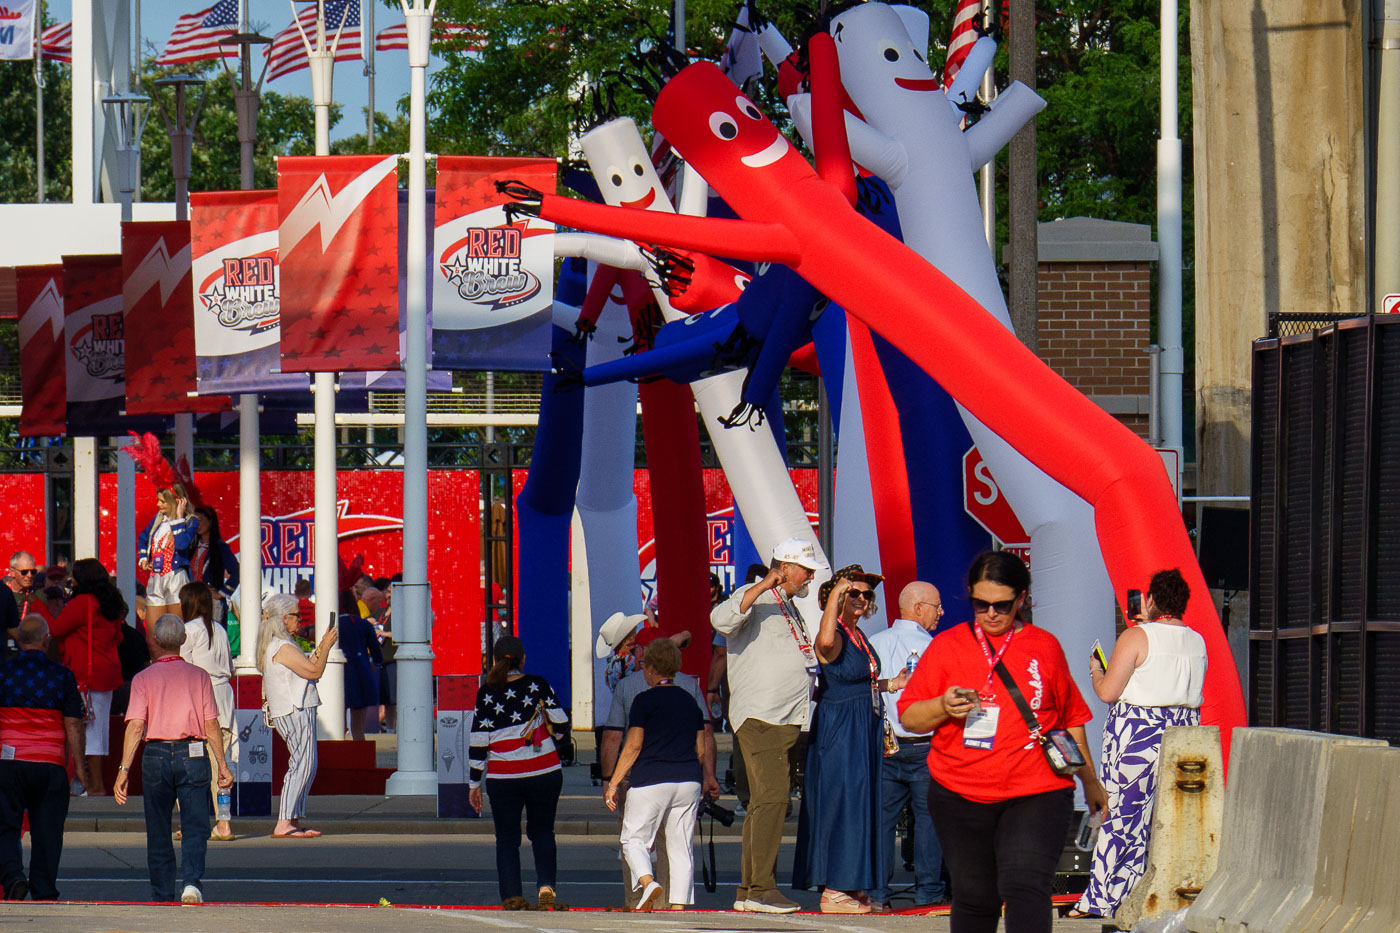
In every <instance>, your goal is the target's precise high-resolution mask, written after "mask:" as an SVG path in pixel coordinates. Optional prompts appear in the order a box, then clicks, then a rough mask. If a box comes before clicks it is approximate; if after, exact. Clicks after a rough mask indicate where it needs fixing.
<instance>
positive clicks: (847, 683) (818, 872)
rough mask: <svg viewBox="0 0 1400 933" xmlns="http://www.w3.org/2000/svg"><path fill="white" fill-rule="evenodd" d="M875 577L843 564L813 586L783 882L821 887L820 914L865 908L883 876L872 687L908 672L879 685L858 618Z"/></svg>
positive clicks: (880, 722)
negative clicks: (814, 629)
mask: <svg viewBox="0 0 1400 933" xmlns="http://www.w3.org/2000/svg"><path fill="white" fill-rule="evenodd" d="M882 580H884V577H882V576H880V575H879V574H876V573H866V572H865V570H864V569H863V568H862V567H861V566H860V565H859V564H852V565H850V566H849V567H843V568H841V569H840V570H838V571H836V573H835V574H833V575H832V578H831V579H830V580H829V581H827V582H826V583H824V584H822V588H821V590H820V591H819V593H818V601H819V602H820V603H821V606H822V622H821V629H820V631H819V632H818V633H817V637H816V639H815V640H814V642H813V645H812V646H813V648H815V649H816V652H817V658H818V660H820V661H821V686H820V689H819V691H818V694H817V711H816V715H815V717H814V719H813V721H812V730H811V739H810V741H809V743H808V745H807V772H806V777H805V779H804V781H803V785H802V810H801V812H800V813H799V815H798V818H797V852H796V855H795V856H794V858H793V864H792V886H793V887H794V888H806V889H813V888H818V889H822V900H821V910H822V912H823V913H847V914H867V913H870V902H869V900H868V899H867V898H866V896H865V892H866V891H869V890H871V889H872V888H876V887H879V886H880V884H881V883H882V881H883V879H884V878H885V869H884V864H885V858H886V856H885V846H882V845H880V819H881V817H880V766H881V765H880V762H881V759H882V758H883V756H884V718H883V701H882V698H881V688H882V687H885V689H893V690H897V689H899V688H900V687H901V686H903V683H902V682H901V679H907V678H908V675H907V674H905V673H903V672H901V673H900V675H899V678H896V680H894V681H892V682H890V683H889V684H888V685H886V684H884V682H883V681H881V679H880V657H879V655H878V654H876V653H875V649H874V648H873V647H872V646H871V645H870V642H869V641H867V640H866V637H865V635H864V633H862V632H861V631H860V629H859V628H858V627H857V623H859V622H860V620H861V619H862V618H864V617H866V616H868V615H871V614H872V613H873V612H874V611H875V587H876V586H877V585H879V583H880V582H881V581H882Z"/></svg>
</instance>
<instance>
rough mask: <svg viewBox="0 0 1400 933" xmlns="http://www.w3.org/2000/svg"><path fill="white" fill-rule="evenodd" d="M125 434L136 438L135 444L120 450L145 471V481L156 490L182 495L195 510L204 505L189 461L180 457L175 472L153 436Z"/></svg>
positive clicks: (129, 432) (133, 433) (133, 432)
mask: <svg viewBox="0 0 1400 933" xmlns="http://www.w3.org/2000/svg"><path fill="white" fill-rule="evenodd" d="M126 433H128V434H130V435H131V436H132V437H134V438H136V443H135V444H129V445H127V446H126V447H123V448H122V450H124V451H126V452H127V453H128V454H130V455H131V459H132V460H135V461H136V463H137V465H138V466H140V467H141V468H142V469H143V470H145V471H146V477H147V479H149V480H150V481H151V483H152V485H154V486H155V487H156V489H169V490H171V491H173V492H174V493H176V495H183V496H184V498H186V499H188V500H189V501H190V504H191V505H193V506H194V507H195V508H198V507H200V506H202V505H203V504H204V500H203V499H202V498H201V497H200V495H199V488H198V487H197V486H195V484H194V477H193V476H192V475H191V474H190V465H189V461H187V460H186V459H185V458H184V457H181V458H180V469H179V470H176V469H175V467H173V466H171V465H170V461H169V460H167V459H165V454H164V453H162V452H161V449H160V441H159V440H158V439H157V438H156V436H155V435H154V434H151V433H149V432H148V433H146V434H137V433H136V432H135V431H128V432H126Z"/></svg>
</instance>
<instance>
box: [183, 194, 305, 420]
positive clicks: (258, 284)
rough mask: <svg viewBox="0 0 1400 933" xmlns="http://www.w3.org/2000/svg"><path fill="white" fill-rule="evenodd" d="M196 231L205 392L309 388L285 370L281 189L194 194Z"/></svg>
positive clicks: (197, 320)
mask: <svg viewBox="0 0 1400 933" xmlns="http://www.w3.org/2000/svg"><path fill="white" fill-rule="evenodd" d="M190 233H191V236H192V238H193V239H192V243H191V251H190V255H191V258H192V266H193V270H194V274H193V275H194V277H193V282H192V288H193V296H194V347H195V367H196V376H197V379H198V383H199V392H200V394H201V395H204V394H218V393H221V392H228V393H230V394H233V393H239V392H306V391H308V390H309V389H310V388H311V380H310V379H309V378H308V377H307V376H306V374H305V373H284V372H282V371H281V360H280V346H281V344H280V338H281V327H280V322H281V317H280V315H281V294H280V292H279V287H280V285H281V280H282V273H281V267H280V265H279V264H278V262H277V192H276V191H209V192H193V193H191V194H190Z"/></svg>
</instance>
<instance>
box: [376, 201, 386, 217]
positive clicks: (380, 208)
mask: <svg viewBox="0 0 1400 933" xmlns="http://www.w3.org/2000/svg"><path fill="white" fill-rule="evenodd" d="M388 212H389V205H387V204H379V205H376V206H375V208H374V216H375V217H383V216H384V215H385V214H387V213H388Z"/></svg>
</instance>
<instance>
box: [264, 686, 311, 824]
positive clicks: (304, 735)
mask: <svg viewBox="0 0 1400 933" xmlns="http://www.w3.org/2000/svg"><path fill="white" fill-rule="evenodd" d="M272 728H274V729H276V730H277V734H278V735H280V736H282V741H283V742H286V743H287V776H286V777H285V778H283V779H282V798H281V800H280V801H279V803H278V808H277V816H278V818H279V819H283V820H296V819H300V818H301V817H303V816H305V815H306V797H307V795H308V794H310V793H311V782H312V781H314V780H316V707H314V706H312V707H308V708H307V709H294V710H292V712H291V713H289V714H287V715H286V716H276V717H274V718H273V720H272Z"/></svg>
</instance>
